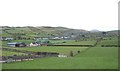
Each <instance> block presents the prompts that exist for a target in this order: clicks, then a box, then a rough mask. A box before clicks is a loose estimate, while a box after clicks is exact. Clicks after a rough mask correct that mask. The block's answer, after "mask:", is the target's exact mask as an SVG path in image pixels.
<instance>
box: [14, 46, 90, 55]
mask: <svg viewBox="0 0 120 71" xmlns="http://www.w3.org/2000/svg"><path fill="white" fill-rule="evenodd" d="M86 48H88V47H65V46H64V47H61V46H39V47H29V48H13V49H18V50H27V51H34V52H57V53H60V54H65V55H68V56H69V54H70V51H73V53H74V54H76V53H77V51H81V52H82V51H84V50H85V49H86Z"/></svg>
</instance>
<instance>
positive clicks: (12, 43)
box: [8, 42, 22, 45]
mask: <svg viewBox="0 0 120 71" xmlns="http://www.w3.org/2000/svg"><path fill="white" fill-rule="evenodd" d="M21 43H22V42H11V43H8V45H15V44H21Z"/></svg>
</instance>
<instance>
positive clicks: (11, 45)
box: [7, 42, 26, 47]
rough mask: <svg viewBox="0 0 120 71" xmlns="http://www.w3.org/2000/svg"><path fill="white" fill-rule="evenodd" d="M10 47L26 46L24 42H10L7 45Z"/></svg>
mask: <svg viewBox="0 0 120 71" xmlns="http://www.w3.org/2000/svg"><path fill="white" fill-rule="evenodd" d="M7 45H8V46H10V47H25V46H26V44H25V43H24V42H11V43H8V44H7Z"/></svg>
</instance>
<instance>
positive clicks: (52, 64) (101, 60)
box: [2, 47, 118, 69]
mask: <svg viewBox="0 0 120 71" xmlns="http://www.w3.org/2000/svg"><path fill="white" fill-rule="evenodd" d="M2 67H3V69H117V68H118V48H117V47H113V48H112V47H110V48H105V47H99V48H98V47H93V48H90V49H88V50H87V51H85V52H83V53H80V54H78V55H76V56H74V57H66V58H59V57H48V58H41V59H34V60H33V61H24V62H13V63H8V64H3V66H2Z"/></svg>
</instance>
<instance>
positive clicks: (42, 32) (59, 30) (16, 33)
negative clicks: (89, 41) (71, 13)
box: [0, 26, 118, 38]
mask: <svg viewBox="0 0 120 71" xmlns="http://www.w3.org/2000/svg"><path fill="white" fill-rule="evenodd" d="M107 34H108V35H117V34H118V31H117V30H114V31H107ZM0 35H1V36H2V37H14V38H16V37H20V36H21V37H29V38H34V37H54V36H70V35H78V36H79V35H85V36H88V37H91V36H101V35H102V33H101V32H100V31H99V30H91V31H87V30H83V29H71V28H66V27H50V26H38V27H32V26H25V27H9V26H2V33H0Z"/></svg>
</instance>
